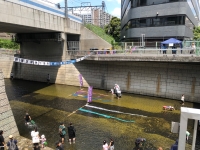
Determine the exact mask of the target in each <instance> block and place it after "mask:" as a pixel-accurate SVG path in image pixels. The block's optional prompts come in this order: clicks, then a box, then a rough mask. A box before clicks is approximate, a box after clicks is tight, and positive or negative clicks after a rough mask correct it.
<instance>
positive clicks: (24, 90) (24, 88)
mask: <svg viewBox="0 0 200 150" xmlns="http://www.w3.org/2000/svg"><path fill="white" fill-rule="evenodd" d="M5 85H6V86H5V88H6V93H7V96H8V100H14V99H16V98H18V97H22V96H23V95H26V94H29V93H33V92H34V91H36V90H39V89H42V88H45V87H47V86H50V85H51V84H47V83H43V82H35V81H27V80H18V79H14V80H10V79H5Z"/></svg>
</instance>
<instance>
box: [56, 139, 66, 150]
mask: <svg viewBox="0 0 200 150" xmlns="http://www.w3.org/2000/svg"><path fill="white" fill-rule="evenodd" d="M56 150H64V149H63V146H62V143H61V142H60V141H58V142H56Z"/></svg>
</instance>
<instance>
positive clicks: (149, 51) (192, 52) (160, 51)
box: [66, 47, 200, 56]
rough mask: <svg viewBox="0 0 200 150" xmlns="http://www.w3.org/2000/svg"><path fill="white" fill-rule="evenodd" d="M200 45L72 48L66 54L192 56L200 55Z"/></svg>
mask: <svg viewBox="0 0 200 150" xmlns="http://www.w3.org/2000/svg"><path fill="white" fill-rule="evenodd" d="M199 50H200V47H197V48H196V50H192V49H191V48H189V47H188V48H182V49H181V48H177V49H127V50H93V51H88V50H87V51H83V50H81V51H78V50H76V51H75V50H74V51H73V50H71V51H66V52H67V53H66V55H74V56H75V55H77V56H78V55H88V54H89V53H92V55H98V56H101V55H103V56H105V55H107V56H116V55H129V56H133V55H141V56H142V55H145V56H146V55H179V56H184V55H192V56H199V54H200V51H199Z"/></svg>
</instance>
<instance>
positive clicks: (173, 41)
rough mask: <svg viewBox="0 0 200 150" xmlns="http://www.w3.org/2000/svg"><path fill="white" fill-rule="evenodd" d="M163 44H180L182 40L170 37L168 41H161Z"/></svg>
mask: <svg viewBox="0 0 200 150" xmlns="http://www.w3.org/2000/svg"><path fill="white" fill-rule="evenodd" d="M161 43H162V44H169V43H173V44H180V43H182V41H179V40H177V39H175V38H170V39H168V40H166V41H163V42H161Z"/></svg>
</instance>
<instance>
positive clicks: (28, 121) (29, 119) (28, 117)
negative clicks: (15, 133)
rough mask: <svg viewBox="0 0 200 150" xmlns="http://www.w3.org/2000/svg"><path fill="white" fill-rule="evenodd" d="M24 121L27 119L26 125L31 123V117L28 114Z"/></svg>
mask: <svg viewBox="0 0 200 150" xmlns="http://www.w3.org/2000/svg"><path fill="white" fill-rule="evenodd" d="M24 119H25V125H27V124H29V123H30V122H31V116H30V115H29V114H28V113H26V115H25V116H24Z"/></svg>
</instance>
